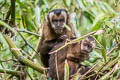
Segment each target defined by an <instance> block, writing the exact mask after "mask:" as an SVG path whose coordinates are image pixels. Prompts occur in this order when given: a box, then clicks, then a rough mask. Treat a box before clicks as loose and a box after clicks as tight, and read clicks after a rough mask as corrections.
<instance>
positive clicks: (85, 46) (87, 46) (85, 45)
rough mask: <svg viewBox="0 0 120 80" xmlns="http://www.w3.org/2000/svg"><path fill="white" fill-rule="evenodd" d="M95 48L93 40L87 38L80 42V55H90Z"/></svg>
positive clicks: (89, 37)
mask: <svg viewBox="0 0 120 80" xmlns="http://www.w3.org/2000/svg"><path fill="white" fill-rule="evenodd" d="M93 48H95V40H94V38H93V37H92V36H88V37H86V38H85V39H83V40H82V41H81V48H80V49H81V50H80V52H81V53H90V52H91V51H92V50H93Z"/></svg>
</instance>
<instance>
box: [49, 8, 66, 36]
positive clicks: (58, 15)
mask: <svg viewBox="0 0 120 80" xmlns="http://www.w3.org/2000/svg"><path fill="white" fill-rule="evenodd" d="M49 20H50V24H51V27H52V29H53V30H54V32H55V33H56V34H62V33H63V30H64V28H65V26H64V24H66V22H67V12H66V11H65V10H62V9H56V10H53V11H51V12H50V13H49Z"/></svg>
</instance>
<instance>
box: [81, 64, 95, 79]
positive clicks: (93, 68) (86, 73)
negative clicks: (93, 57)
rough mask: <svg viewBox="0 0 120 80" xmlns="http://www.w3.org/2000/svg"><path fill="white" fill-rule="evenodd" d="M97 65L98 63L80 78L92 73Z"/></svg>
mask: <svg viewBox="0 0 120 80" xmlns="http://www.w3.org/2000/svg"><path fill="white" fill-rule="evenodd" d="M96 66H97V63H96V64H95V65H94V66H93V67H92V68H91V69H89V70H88V71H87V72H86V73H85V74H84V75H82V76H81V78H80V80H82V79H83V78H84V77H85V76H86V75H87V74H88V73H90V72H91V71H92V70H93V69H94V68H95V67H96Z"/></svg>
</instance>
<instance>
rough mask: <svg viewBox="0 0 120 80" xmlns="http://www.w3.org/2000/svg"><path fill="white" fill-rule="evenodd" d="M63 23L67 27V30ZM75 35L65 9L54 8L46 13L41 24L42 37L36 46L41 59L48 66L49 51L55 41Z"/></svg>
mask: <svg viewBox="0 0 120 80" xmlns="http://www.w3.org/2000/svg"><path fill="white" fill-rule="evenodd" d="M65 25H67V26H68V27H69V29H70V30H68V29H67V28H66V27H65ZM72 37H75V33H74V29H73V25H72V24H71V23H70V15H69V14H68V12H67V11H66V10H65V9H54V10H52V11H50V12H49V13H48V15H47V19H46V21H45V23H44V26H43V31H42V37H41V40H40V42H39V44H38V47H37V53H40V56H41V61H42V63H43V65H44V66H45V67H48V60H49V56H50V55H49V54H48V53H49V52H50V50H51V49H52V48H53V46H54V45H56V43H57V42H59V41H63V40H65V39H70V38H72Z"/></svg>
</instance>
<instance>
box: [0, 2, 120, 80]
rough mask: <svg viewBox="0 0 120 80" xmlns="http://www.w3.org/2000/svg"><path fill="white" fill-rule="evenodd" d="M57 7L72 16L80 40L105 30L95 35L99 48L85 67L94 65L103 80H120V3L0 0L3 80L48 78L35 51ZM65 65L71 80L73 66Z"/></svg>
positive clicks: (66, 77) (0, 52) (0, 44)
mask: <svg viewBox="0 0 120 80" xmlns="http://www.w3.org/2000/svg"><path fill="white" fill-rule="evenodd" d="M56 8H65V9H67V10H68V11H69V13H71V22H72V23H73V25H74V28H75V32H76V35H77V36H78V37H79V38H78V41H79V39H81V36H83V35H84V36H85V35H86V34H87V35H89V34H91V32H94V31H98V32H99V30H104V32H103V33H100V32H99V34H97V35H93V36H94V38H95V39H96V49H94V50H93V52H92V53H91V54H90V59H89V60H87V61H84V62H83V63H82V64H84V65H86V66H91V67H92V68H91V70H95V71H96V72H97V75H98V76H100V78H99V80H118V79H120V61H119V60H120V32H119V31H120V16H119V15H120V0H0V74H1V75H0V79H2V80H17V79H21V80H24V79H25V80H44V79H45V78H46V75H44V72H45V68H43V67H42V63H41V61H40V57H39V56H38V54H36V51H35V49H36V46H37V44H38V41H39V38H40V35H41V27H42V25H43V23H44V20H45V16H46V15H47V13H48V12H49V11H50V10H52V9H56ZM36 55H37V56H36ZM65 66H66V67H65V69H66V70H65V71H66V74H65V77H64V78H65V80H67V79H68V75H69V74H68V72H69V71H68V70H69V69H68V68H69V66H68V65H67V63H66V65H65ZM91 70H90V71H91ZM84 76H85V75H82V76H80V75H76V76H75V77H74V80H80V79H82V78H87V77H84Z"/></svg>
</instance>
